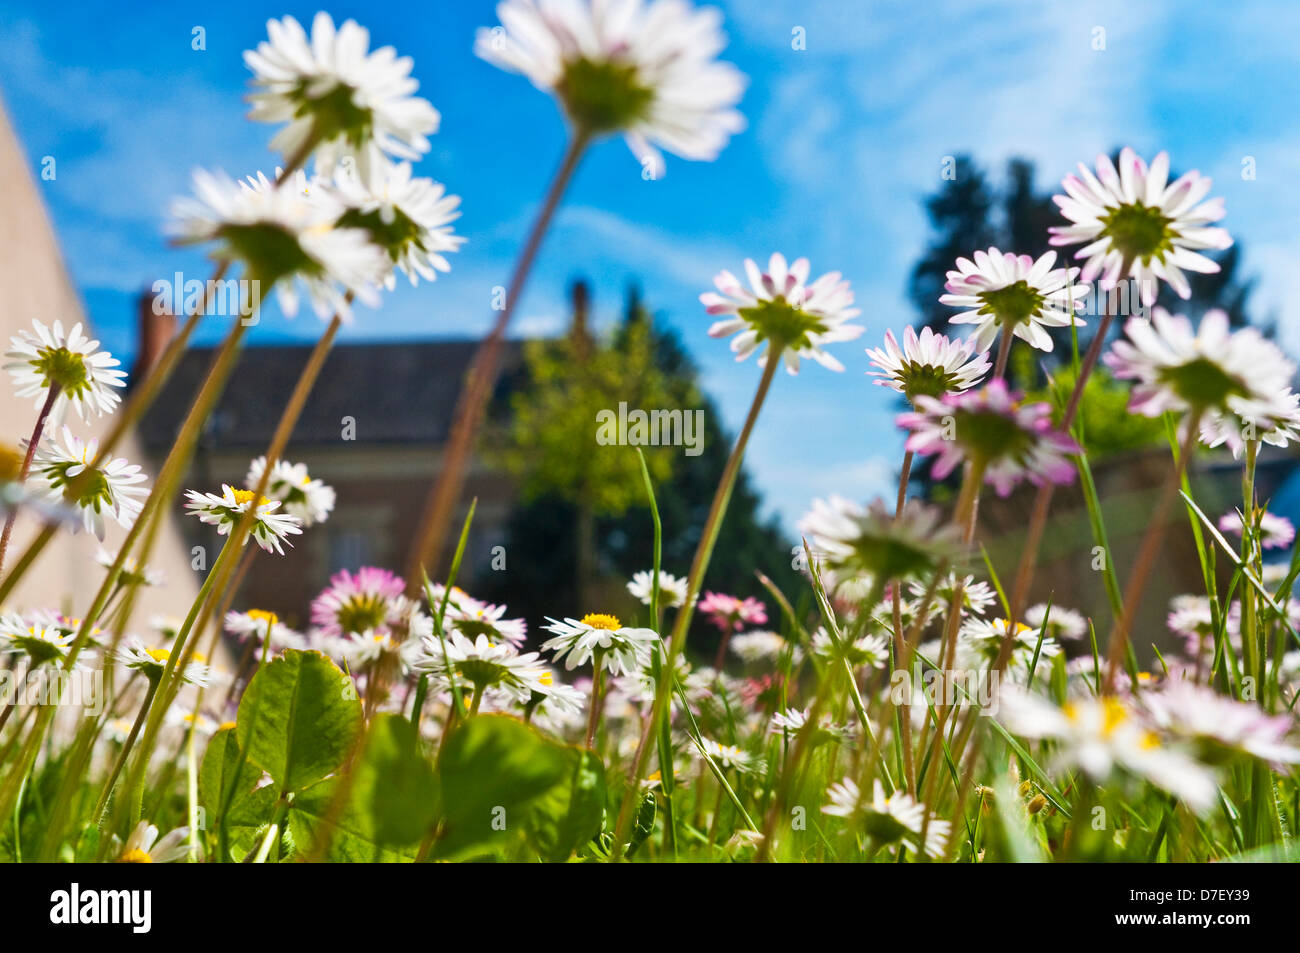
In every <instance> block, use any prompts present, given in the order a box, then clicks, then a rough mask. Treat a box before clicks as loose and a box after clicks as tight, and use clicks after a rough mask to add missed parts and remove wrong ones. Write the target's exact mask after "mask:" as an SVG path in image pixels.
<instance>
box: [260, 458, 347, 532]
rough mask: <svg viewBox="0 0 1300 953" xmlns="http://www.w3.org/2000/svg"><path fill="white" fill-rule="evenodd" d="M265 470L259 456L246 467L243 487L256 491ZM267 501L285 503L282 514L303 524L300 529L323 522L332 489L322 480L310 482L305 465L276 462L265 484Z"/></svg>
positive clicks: (331, 501)
mask: <svg viewBox="0 0 1300 953" xmlns="http://www.w3.org/2000/svg"><path fill="white" fill-rule="evenodd" d="M265 469H266V457H264V456H262V457H258V458H257V459H256V460H254V461H253V462H252V463H251V464H249V467H248V475H247V476H246V477H244V486H245V487H246V488H248V489H249V490H255V489H257V485H258V484H259V483H260V482H262V472H263V471H264V470H265ZM266 494H267V497H268V499H272V500H279V501H280V502H281V503H283V504H284V512H285V513H287V514H288V515H290V516H293V517H296V518H297V519H298V520H300V521H301V522H302V525H303V528H304V529H306V528H307V527H309V526H313V525H315V524H316V523H323V522H325V520H327V519H328V518H329V515H330V513H332V512H333V511H334V488H333V487H332V486H329V485H327V484H326V483H324V482H323V481H321V480H316V479H313V478H312V476H311V474H310V473H308V472H307V464H305V463H290V462H289V461H287V460H276V461H275V466H273V467H271V476H270V478H269V479H268V480H267V481H266Z"/></svg>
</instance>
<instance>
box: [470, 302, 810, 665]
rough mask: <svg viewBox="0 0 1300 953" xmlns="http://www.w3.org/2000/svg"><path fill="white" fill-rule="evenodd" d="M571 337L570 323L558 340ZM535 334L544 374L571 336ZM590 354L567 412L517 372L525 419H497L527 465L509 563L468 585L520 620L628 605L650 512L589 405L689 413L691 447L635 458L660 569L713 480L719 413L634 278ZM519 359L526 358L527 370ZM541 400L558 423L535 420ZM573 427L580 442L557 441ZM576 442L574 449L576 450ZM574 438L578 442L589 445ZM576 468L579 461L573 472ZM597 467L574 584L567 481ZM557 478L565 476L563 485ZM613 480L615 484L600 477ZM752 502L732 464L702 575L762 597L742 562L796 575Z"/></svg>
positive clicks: (591, 475)
mask: <svg viewBox="0 0 1300 953" xmlns="http://www.w3.org/2000/svg"><path fill="white" fill-rule="evenodd" d="M575 312H577V313H582V314H584V315H585V309H584V308H575ZM579 323H580V324H582V323H583V322H579ZM573 339H574V335H573V334H572V333H570V335H569V341H572V340H573ZM539 343H541V344H543V345H544V346H541V347H539V348H537V349H536V351H535V353H536V355H537V356H538V357H539V358H540V359H541V360H540V362H539V365H538V366H539V367H540V369H541V370H543V371H544V372H545V373H546V374H547V375H548V376H549V375H551V373H552V372H553V371H554V372H556V373H558V372H559V365H558V364H557V361H556V355H559V354H562V353H564V352H565V350H566V349H567V348H569V347H571V346H572V345H569V344H561V343H560V342H539ZM591 361H592V363H593V364H594V365H596V366H598V367H601V368H605V370H603V371H602V372H601V373H599V374H591V375H590V376H589V377H588V380H589V381H590V380H592V379H595V380H596V381H597V382H598V383H597V384H596V385H594V386H592V385H590V384H588V385H584V386H592V393H586V394H585V395H584V396H582V397H581V398H580V399H581V400H582V401H584V403H583V404H582V410H581V412H580V413H579V412H577V411H573V412H572V413H569V412H568V411H567V410H565V409H564V408H562V407H559V406H558V403H559V402H558V401H557V400H555V399H553V398H551V397H548V398H545V399H544V400H541V401H536V402H534V401H535V398H534V397H531V396H529V395H530V394H531V393H532V390H531V388H532V386H533V384H532V382H526V383H524V384H523V385H522V387H523V389H522V390H521V392H520V393H519V394H518V395H517V398H516V401H517V403H516V407H518V408H522V409H523V411H524V414H525V418H524V419H520V418H518V417H517V418H516V420H515V422H514V424H513V426H512V427H511V434H512V435H514V436H516V437H519V438H521V439H520V441H519V442H517V443H516V444H515V446H514V448H513V449H512V450H511V451H510V452H511V453H512V454H514V455H515V460H516V464H517V465H519V464H525V469H526V470H529V471H531V474H532V476H531V477H530V476H529V475H527V474H524V476H523V479H524V481H525V484H524V485H525V487H526V492H525V498H524V501H523V502H522V503H521V505H520V506H518V507H517V508H516V509H515V511H514V513H513V514H512V515H511V518H510V520H509V523H508V540H507V543H506V545H507V550H508V551H509V552H510V553H511V560H510V571H509V573H508V574H501V573H485V574H483V575H484V577H485V579H486V582H485V585H484V587H483V593H482V596H483V598H488V599H497V600H500V601H509V603H510V607H511V614H512V615H513V614H515V613H518V614H520V615H523V616H525V617H526V618H528V619H529V620H530V622H533V621H535V620H540V618H541V617H542V616H545V615H551V616H556V615H559V614H566V615H572V614H574V613H575V612H576V613H579V614H581V613H583V612H589V611H610V610H611V609H614V608H616V607H619V606H622V607H625V611H626V610H627V609H633V608H634V607H636V608H638V609H639V608H640V607H639V606H637V605H636V604H635V603H634V602H633V600H632V599H631V597H630V596H629V595H628V594H627V593H626V591H625V590H624V585H625V584H626V582H627V580H628V579H629V578H630V577H631V575H632V573H634V572H636V571H638V570H642V569H649V568H650V566H651V562H652V559H653V544H654V537H653V533H652V521H651V516H650V511H649V507H648V506H647V504H646V502H645V489H644V486H643V483H642V479H641V473H640V464H639V463H638V462H637V457H636V453H635V452H634V451H633V450H632V448H631V447H627V446H609V447H600V446H598V445H594V444H593V434H594V432H595V428H596V419H595V413H596V410H597V409H602V408H605V409H617V407H618V403H619V401H620V400H622V401H627V402H628V405H629V407H636V406H641V407H655V406H657V407H661V408H675V409H676V408H680V409H682V410H683V411H687V410H689V411H696V410H698V411H701V412H702V420H703V441H702V444H701V452H700V454H699V455H698V456H686V455H685V454H684V453H683V448H682V447H660V448H653V447H651V448H643V450H648V451H650V452H649V453H647V457H646V459H647V464H648V465H650V467H651V476H652V479H653V480H654V484H655V497H656V501H657V503H658V507H659V514H660V519H661V521H662V525H663V570H664V571H665V572H671V573H673V574H675V575H678V576H684V575H686V573H687V572H688V570H689V568H690V560H691V558H692V556H693V555H694V552H695V547H696V544H697V543H698V541H699V536H700V532H701V530H702V529H703V526H704V522H705V519H706V517H707V515H708V510H709V505H710V503H711V502H712V499H713V492H714V490H715V489H716V487H717V484H718V480H719V478H720V477H721V475H722V471H723V468H724V467H725V465H726V460H727V456H728V454H729V452H730V450H731V438H730V437H729V435H727V434H726V433H725V432H724V431H723V429H722V427H721V425H720V423H719V421H720V419H721V418H720V416H719V414H718V413H717V409H716V407H715V406H714V404H713V402H712V400H710V399H709V398H708V397H707V396H706V395H704V394H703V393H702V391H701V389H700V387H699V385H698V370H697V368H696V367H695V364H694V363H693V362H692V360H691V358H690V356H689V354H688V353H687V352H686V349H685V348H684V347H683V345H682V343H681V341H680V339H679V338H678V336H677V335H676V334H675V333H674V332H672V331H671V330H667V329H664V328H661V327H658V326H657V325H656V323H655V320H654V316H653V315H652V314H651V313H650V311H649V310H648V309H647V308H646V307H645V305H644V304H643V302H642V301H641V297H640V294H639V293H638V291H637V290H636V289H635V288H633V289H631V290H630V291H629V293H628V297H627V303H626V307H625V310H624V315H623V320H622V321H621V322H620V323H619V324H618V325H617V327H616V328H615V329H614V330H613V333H612V334H611V335H609V336H608V338H606V339H604V340H601V341H597V342H593V349H592V352H591ZM532 366H533V365H532V362H531V361H530V363H529V367H530V371H531V369H532ZM620 367H621V368H624V369H625V370H628V371H629V372H630V370H631V369H636V370H637V373H638V374H639V375H640V377H639V378H637V379H638V380H639V384H630V383H625V382H621V381H620V380H619V379H618V378H617V376H616V375H615V374H613V373H611V370H610V369H614V368H620ZM638 387H639V388H640V389H639V390H638ZM548 391H555V392H556V393H560V394H563V393H569V394H573V395H575V396H574V398H573V399H574V400H575V402H577V401H578V400H579V398H578V397H577V396H576V395H577V394H579V393H582V391H573V390H566V389H565V385H560V384H556V383H555V382H554V381H551V382H548V383H546V384H544V385H543V393H546V392H548ZM593 393H594V394H600V395H602V397H603V398H604V399H606V401H607V402H606V403H604V404H601V405H600V407H597V404H598V403H599V401H598V400H595V399H594V398H593V396H592V394H593ZM656 393H657V394H660V395H663V396H659V397H655V398H653V399H657V400H662V401H664V402H663V403H659V404H652V403H644V402H642V403H640V404H638V403H637V401H645V400H646V397H644V396H641V395H646V394H656ZM671 401H677V402H676V403H672V402H671ZM544 408H545V409H544ZM548 413H554V414H555V416H556V417H557V418H560V419H563V420H566V421H571V423H566V424H564V425H561V424H559V423H552V422H550V421H546V420H544V418H546V417H547V415H548ZM529 427H537V428H538V431H539V432H538V433H536V434H531V435H530V434H528V433H525V432H523V431H525V430H527V429H528V428H529ZM542 434H546V436H543V435H542ZM562 434H567V436H561V435H562ZM573 439H577V440H581V441H583V442H582V443H570V442H568V441H569V440H573ZM578 447H581V448H582V449H581V452H579V451H578V450H577V449H576V448H578ZM588 448H591V449H592V452H591V453H588ZM532 453H537V454H545V455H549V457H550V458H552V459H550V460H543V459H540V458H534V459H532V460H531V462H529V461H528V459H527V458H528V457H529V455H530V454H532ZM555 458H564V459H555ZM598 459H601V460H604V462H594V461H596V460H598ZM580 469H581V470H584V471H585V472H584V473H581V474H579V473H578V472H577V471H578V470H580ZM633 470H634V471H635V472H631V471H633ZM520 472H523V471H520ZM597 472H599V473H601V474H603V475H604V476H603V478H602V479H603V481H605V482H604V483H603V484H602V486H601V487H600V488H599V489H600V494H599V495H587V496H586V501H587V503H588V504H589V505H591V507H592V513H593V519H592V521H591V526H592V532H591V536H590V540H591V543H592V552H591V558H590V570H589V575H588V576H587V577H585V583H584V584H583V585H580V584H579V583H580V581H582V579H581V578H580V577H579V576H578V575H577V574H576V573H575V572H574V569H575V567H576V566H577V565H578V563H579V562H580V561H581V560H582V559H583V557H582V555H581V549H582V546H583V545H584V543H583V530H582V528H581V523H582V517H581V512H580V510H581V507H582V505H583V498H584V494H585V491H576V490H575V488H576V487H577V486H586V487H588V488H592V484H593V483H595V482H596V480H595V474H596V473H597ZM569 480H575V481H576V483H574V484H569V483H568V482H567V481H569ZM613 482H617V483H618V484H619V485H618V486H617V487H614V486H612V485H610V484H612V483H613ZM760 506H761V500H760V497H759V495H758V493H757V492H756V491H755V490H754V489H753V486H752V484H751V483H750V481H749V479H748V477H747V476H746V474H745V473H744V472H742V473H741V474H740V476H739V478H738V479H737V481H736V486H735V489H734V490H733V492H732V497H731V503H730V506H729V508H728V510H727V517H726V519H725V520H724V521H723V524H722V527H721V531H720V533H719V536H718V542H717V545H716V548H715V555H714V558H713V561H712V563H711V564H710V567H709V572H708V575H707V576H706V578H705V580H704V588H705V589H720V590H725V591H727V592H732V593H735V594H737V595H741V596H746V595H752V596H756V597H758V598H760V599H763V600H764V601H766V602H767V603H768V604H769V608H772V607H771V605H770V603H771V600H770V597H768V595H767V593H766V591H765V590H764V589H763V588H762V586H761V585H760V584H759V583H758V581H757V579H756V578H755V577H754V570H755V569H758V570H761V571H762V572H763V573H765V574H766V575H768V576H769V577H771V578H772V579H773V580H774V581H775V582H776V583H777V585H779V586H780V587H782V589H784V590H785V591H787V592H789V593H791V596H792V598H793V592H794V591H795V589H796V587H798V586H800V585H801V584H802V578H801V577H800V575H799V573H798V572H797V571H796V570H795V569H794V568H793V561H792V556H791V552H792V547H793V543H792V542H791V541H790V540H788V539H786V538H785V537H784V536H783V535H782V533H781V532H780V529H779V528H778V527H777V526H776V524H775V523H774V522H765V521H763V520H762V519H761V517H760V515H759V510H760ZM507 575H508V577H509V578H508V579H507V578H505V577H506V576H507ZM477 594H478V593H476V595H477ZM642 618H643V619H644V615H643V616H642ZM716 638H717V634H716V632H715V631H713V630H711V629H709V628H708V627H706V626H703V625H699V624H697V625H696V626H695V627H694V628H693V630H692V635H691V642H692V644H697V643H698V645H699V646H700V649H701V651H707V650H708V649H709V648H710V647H711V645H710V643H711V642H713V641H714V640H716Z"/></svg>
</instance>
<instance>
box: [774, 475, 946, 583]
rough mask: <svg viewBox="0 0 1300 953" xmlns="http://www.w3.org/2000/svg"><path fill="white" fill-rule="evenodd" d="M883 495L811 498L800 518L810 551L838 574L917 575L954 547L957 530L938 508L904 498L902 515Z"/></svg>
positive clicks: (932, 566) (928, 569)
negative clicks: (863, 501)
mask: <svg viewBox="0 0 1300 953" xmlns="http://www.w3.org/2000/svg"><path fill="white" fill-rule="evenodd" d="M894 511H895V508H894V507H893V506H889V505H887V504H886V503H885V502H884V501H883V500H880V499H877V500H873V501H872V502H871V503H870V504H869V505H868V506H861V505H859V504H857V503H854V502H852V501H851V500H847V499H845V498H844V497H842V496H832V497H831V498H830V499H829V500H814V501H813V504H812V509H811V510H810V511H809V512H808V513H807V514H806V515H805V516H804V517H803V519H802V520H800V521H799V531H800V532H801V533H803V534H804V535H805V536H807V537H808V541H809V544H810V545H811V547H812V549H813V553H814V555H816V556H817V557H819V558H820V559H821V560H824V561H825V563H826V565H827V566H828V567H830V569H831V570H833V571H834V572H836V573H839V574H844V573H865V574H867V575H869V576H871V577H873V578H878V579H881V580H890V579H905V578H915V577H917V576H921V575H925V574H927V573H929V572H930V571H932V570H933V569H934V567H935V566H936V565H937V564H938V563H940V562H941V561H943V560H945V559H948V558H950V557H951V556H953V555H954V554H955V552H956V547H957V545H958V543H959V541H960V534H959V531H958V530H957V529H956V528H955V527H953V526H952V525H951V524H950V523H949V522H948V521H947V520H946V519H945V518H944V516H943V514H942V513H941V512H940V511H939V509H938V508H937V507H933V506H927V505H926V504H924V503H922V502H920V501H919V500H908V501H907V502H906V503H905V504H904V506H903V511H902V513H901V514H899V515H898V517H897V518H895V516H894Z"/></svg>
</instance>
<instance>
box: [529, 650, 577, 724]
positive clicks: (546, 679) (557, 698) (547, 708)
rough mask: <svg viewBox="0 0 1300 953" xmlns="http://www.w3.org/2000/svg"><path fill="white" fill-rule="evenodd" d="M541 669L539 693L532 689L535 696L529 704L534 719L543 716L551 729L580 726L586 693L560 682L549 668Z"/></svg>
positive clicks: (544, 666)
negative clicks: (542, 670)
mask: <svg viewBox="0 0 1300 953" xmlns="http://www.w3.org/2000/svg"><path fill="white" fill-rule="evenodd" d="M542 667H543V668H544V669H545V672H544V673H543V674H542V675H541V676H539V677H538V682H539V683H540V684H541V686H542V688H541V690H540V692H539V691H538V690H537V689H536V688H534V692H535V693H536V694H534V696H533V698H532V700H531V702H530V704H532V705H533V717H534V719H536V718H537V717H538V716H544V717H546V718H547V719H549V724H550V725H552V726H553V727H559V726H561V725H563V726H564V727H578V726H580V725H581V724H582V714H583V712H584V711H585V710H586V708H587V693H586V692H584V691H583V690H582V689H580V688H575V687H574V686H573V685H569V684H566V683H565V682H563V681H561V680H560V678H559V676H558V674H557V673H556V672H555V670H554V669H552V668H550V667H549V666H546V665H543V666H542ZM539 695H540V697H538V696H539ZM557 733H559V732H557Z"/></svg>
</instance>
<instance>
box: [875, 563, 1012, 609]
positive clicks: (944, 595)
mask: <svg viewBox="0 0 1300 953" xmlns="http://www.w3.org/2000/svg"><path fill="white" fill-rule="evenodd" d="M959 582H960V583H961V603H962V604H961V606H960V609H961V612H962V613H963V614H965V613H967V612H973V613H975V615H983V614H984V613H985V611H986V610H987V609H988V607H989V606H991V605H993V603H995V602H996V601H997V599H998V594H997V593H996V592H995V591H994V590H993V587H992V586H990V585H989V584H988V583H987V582H985V581H984V580H983V579H976V578H975V577H974V576H969V575H962V576H959V575H958V574H957V573H954V572H948V573H946V574H945V575H944V577H943V578H942V579H940V580H939V582H938V584H937V585H935V587H934V596H933V597H932V601H931V603H930V609H929V611H928V612H927V613H926V615H927V616H929V615H931V614H932V613H935V612H947V611H948V609H950V608H951V607H952V600H953V597H954V596H956V594H957V584H958V583H959ZM908 589H909V590H910V591H911V593H912V595H913V596H915V597H916V598H917V599H923V598H925V594H926V593H927V592H929V590H930V582H929V581H928V580H920V579H918V580H915V581H914V582H911V583H909V584H908ZM891 605H892V604H891ZM892 613H893V610H892V608H891V609H890V614H891V615H892Z"/></svg>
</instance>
